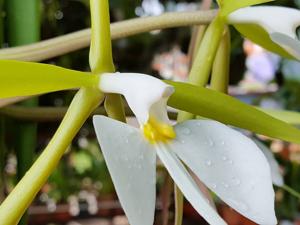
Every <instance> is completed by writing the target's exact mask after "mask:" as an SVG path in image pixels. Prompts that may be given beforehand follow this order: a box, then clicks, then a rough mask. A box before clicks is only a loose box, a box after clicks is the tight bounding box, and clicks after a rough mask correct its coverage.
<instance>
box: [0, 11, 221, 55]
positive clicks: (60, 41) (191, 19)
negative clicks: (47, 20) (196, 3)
mask: <svg viewBox="0 0 300 225" xmlns="http://www.w3.org/2000/svg"><path fill="white" fill-rule="evenodd" d="M216 12H217V11H216V10H207V11H195V12H172V13H165V14H163V15H160V16H149V17H143V18H135V19H130V20H125V21H121V22H116V23H113V24H111V38H112V39H113V40H114V39H120V38H124V37H129V36H132V35H136V34H140V33H144V32H149V31H152V30H161V29H166V28H173V27H182V26H191V25H200V24H208V23H210V22H211V21H212V19H213V18H214V17H215V16H216ZM90 36H91V30H90V29H84V30H80V31H76V32H73V33H70V34H66V35H62V36H59V37H55V38H51V39H48V40H44V41H41V42H39V43H36V44H31V45H27V46H22V47H14V48H6V49H1V50H0V59H18V60H23V61H42V60H46V59H50V58H53V57H56V56H60V55H64V54H66V53H69V52H73V51H76V50H79V49H82V48H86V47H88V46H89V45H90Z"/></svg>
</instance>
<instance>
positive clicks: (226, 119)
mask: <svg viewBox="0 0 300 225" xmlns="http://www.w3.org/2000/svg"><path fill="white" fill-rule="evenodd" d="M166 83H168V84H170V85H172V86H174V87H175V93H174V94H173V95H172V96H171V97H170V99H169V102H168V105H169V106H171V107H174V108H177V109H180V110H183V111H187V112H190V113H193V114H195V115H199V116H203V117H206V118H209V119H213V120H217V121H220V122H222V123H224V124H229V125H233V126H236V127H240V128H243V129H247V130H250V131H253V132H255V133H259V134H263V135H266V136H269V137H273V138H278V139H282V140H285V141H290V142H295V143H300V130H298V129H297V128H295V127H293V126H291V125H289V124H288V123H285V122H283V121H281V120H278V119H276V118H274V117H272V116H270V115H268V114H266V113H264V112H262V111H260V110H258V109H256V108H255V107H253V106H250V105H247V104H245V103H243V102H241V101H239V100H237V99H235V98H233V97H230V96H228V95H225V94H222V93H220V92H216V91H213V90H210V89H207V88H202V87H197V86H195V85H191V84H187V83H180V82H172V81H166Z"/></svg>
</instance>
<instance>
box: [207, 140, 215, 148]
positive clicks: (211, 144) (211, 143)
mask: <svg viewBox="0 0 300 225" xmlns="http://www.w3.org/2000/svg"><path fill="white" fill-rule="evenodd" d="M213 145H214V142H213V141H212V140H211V139H208V146H210V147H212V146H213Z"/></svg>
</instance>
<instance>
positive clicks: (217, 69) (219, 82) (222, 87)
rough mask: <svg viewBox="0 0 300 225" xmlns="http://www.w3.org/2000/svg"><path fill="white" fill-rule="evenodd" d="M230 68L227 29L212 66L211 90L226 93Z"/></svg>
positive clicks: (228, 34)
mask: <svg viewBox="0 0 300 225" xmlns="http://www.w3.org/2000/svg"><path fill="white" fill-rule="evenodd" d="M229 68H230V33H229V29H228V27H226V29H225V31H224V35H223V38H222V41H221V43H220V46H219V48H218V51H217V54H216V58H215V61H214V64H213V69H212V76H211V81H210V85H211V88H212V89H213V90H216V91H220V92H223V93H227V92H228V83H229Z"/></svg>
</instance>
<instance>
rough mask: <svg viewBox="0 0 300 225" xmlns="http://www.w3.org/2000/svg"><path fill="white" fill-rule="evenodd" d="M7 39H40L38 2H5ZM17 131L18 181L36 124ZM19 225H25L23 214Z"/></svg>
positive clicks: (34, 102) (29, 103)
mask: <svg viewBox="0 0 300 225" xmlns="http://www.w3.org/2000/svg"><path fill="white" fill-rule="evenodd" d="M7 21H8V37H9V44H10V45H11V46H19V45H25V44H30V43H33V42H37V41H39V39H40V1H37V0H27V1H20V0H9V1H7ZM21 104H22V105H23V106H26V107H32V106H37V105H38V98H32V99H30V100H27V101H24V102H22V103H21ZM18 127H19V129H18V131H17V140H18V141H17V142H16V153H17V160H18V164H17V165H18V166H17V178H18V180H20V179H21V178H22V177H23V176H24V174H25V173H26V171H27V170H28V169H29V167H30V166H31V165H32V161H33V158H34V152H35V148H36V141H37V140H36V139H37V124H36V123H27V122H22V123H21V124H19V126H18ZM20 224H27V215H26V214H25V215H24V217H23V219H22V220H21V221H20Z"/></svg>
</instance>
